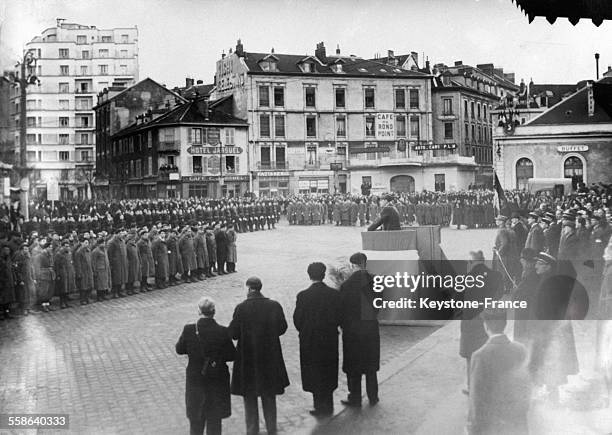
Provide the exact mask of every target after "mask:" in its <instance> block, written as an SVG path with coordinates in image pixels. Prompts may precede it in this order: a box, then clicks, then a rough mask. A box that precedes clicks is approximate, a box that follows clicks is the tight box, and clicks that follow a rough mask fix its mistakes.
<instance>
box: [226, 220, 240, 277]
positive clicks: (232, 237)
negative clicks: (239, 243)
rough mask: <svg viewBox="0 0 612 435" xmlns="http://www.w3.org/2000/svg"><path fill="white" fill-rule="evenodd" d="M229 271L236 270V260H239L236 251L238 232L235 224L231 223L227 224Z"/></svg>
mask: <svg viewBox="0 0 612 435" xmlns="http://www.w3.org/2000/svg"><path fill="white" fill-rule="evenodd" d="M226 237H227V271H228V272H230V273H232V272H236V262H237V261H238V253H237V252H236V240H238V234H236V230H235V229H234V225H232V224H229V225H228V226H227V232H226Z"/></svg>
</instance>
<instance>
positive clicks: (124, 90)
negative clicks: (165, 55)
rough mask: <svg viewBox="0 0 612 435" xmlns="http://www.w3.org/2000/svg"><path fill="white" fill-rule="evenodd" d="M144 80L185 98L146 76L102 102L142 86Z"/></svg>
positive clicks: (183, 99)
mask: <svg viewBox="0 0 612 435" xmlns="http://www.w3.org/2000/svg"><path fill="white" fill-rule="evenodd" d="M146 82H149V83H152V84H154V85H155V86H158V87H160V88H162V89H165V90H166V91H168V93H170V94H173V95H174V96H175V97H177V98H180V99H181V100H182V101H185V98H183V97H181V96H180V95H179V94H177V93H176V92H174V91H173V90H171V89H168V88H167V87H165V86H162V85H160V84H159V83H157V82H156V81H155V80H153V79H152V78H150V77H147V78H146V79H142V80H141V81H139V82H138V83H134V84H133V85H132V86H129V87H127V88H125V89H123V90H122V91H121V92H119V93H117V94H115V95H113V96H112V97H109V98H108V99H107V100H104V101H103V102H102V103H107V102H109V101H113V100H114V99H116V98H117V97H119V96H120V95H123V94H125V93H126V92H128V91H130V90H132V89H135V88H138V87H140V86H142V85H143V84H144V83H146Z"/></svg>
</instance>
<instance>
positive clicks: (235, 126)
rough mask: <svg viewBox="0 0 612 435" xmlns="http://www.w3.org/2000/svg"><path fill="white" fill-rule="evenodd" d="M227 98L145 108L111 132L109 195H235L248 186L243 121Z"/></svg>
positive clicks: (204, 98)
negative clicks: (160, 109) (132, 120)
mask: <svg viewBox="0 0 612 435" xmlns="http://www.w3.org/2000/svg"><path fill="white" fill-rule="evenodd" d="M232 111H233V99H232V97H231V96H228V97H225V98H222V99H220V100H217V101H209V100H208V98H207V97H198V98H195V99H193V100H190V101H187V102H181V103H180V104H179V105H177V106H175V107H173V108H172V109H170V110H167V111H165V113H163V114H156V111H153V110H152V111H147V112H146V113H145V114H144V115H141V116H138V117H137V118H136V122H135V123H133V124H132V125H130V126H128V127H126V128H124V129H122V130H120V131H118V132H116V133H115V134H114V135H113V136H112V139H111V140H112V143H111V146H110V149H109V150H108V155H109V157H108V160H109V161H110V164H111V166H112V167H114V168H116V169H114V170H111V171H110V175H109V184H110V192H111V195H112V196H113V197H114V198H186V197H209V198H215V197H220V196H230V197H231V196H240V195H243V194H244V193H245V192H247V191H248V190H249V171H248V168H249V156H248V153H247V152H246V151H247V147H248V141H247V130H248V125H247V124H246V122H244V121H242V120H240V119H237V118H234V117H233V116H232Z"/></svg>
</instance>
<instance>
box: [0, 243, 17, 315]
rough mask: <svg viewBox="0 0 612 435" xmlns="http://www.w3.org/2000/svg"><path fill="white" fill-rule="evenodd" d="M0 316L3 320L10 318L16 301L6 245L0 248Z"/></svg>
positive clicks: (10, 263) (11, 266)
mask: <svg viewBox="0 0 612 435" xmlns="http://www.w3.org/2000/svg"><path fill="white" fill-rule="evenodd" d="M0 280H1V281H0V282H2V285H0V315H2V320H4V318H12V317H13V316H12V314H11V312H10V310H11V306H12V305H13V304H14V303H15V301H16V300H17V299H16V298H15V280H14V277H13V262H12V261H11V249H10V248H9V247H8V245H2V246H0Z"/></svg>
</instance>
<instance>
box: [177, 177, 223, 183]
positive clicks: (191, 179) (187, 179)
mask: <svg viewBox="0 0 612 435" xmlns="http://www.w3.org/2000/svg"><path fill="white" fill-rule="evenodd" d="M183 181H184V182H209V181H219V177H218V176H215V175H212V176H211V175H189V176H186V177H183Z"/></svg>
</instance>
